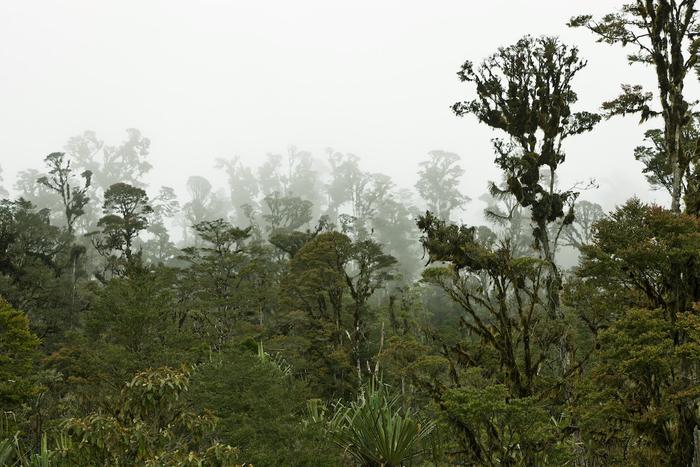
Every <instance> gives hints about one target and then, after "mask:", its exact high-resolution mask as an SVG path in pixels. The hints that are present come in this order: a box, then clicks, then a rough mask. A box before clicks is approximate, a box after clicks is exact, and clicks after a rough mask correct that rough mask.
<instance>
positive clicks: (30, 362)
mask: <svg viewBox="0 0 700 467" xmlns="http://www.w3.org/2000/svg"><path fill="white" fill-rule="evenodd" d="M570 26H573V27H583V28H587V29H589V30H590V31H591V32H593V33H594V34H595V35H596V37H597V38H598V40H599V41H601V42H605V43H608V44H612V45H616V44H619V45H622V46H624V47H632V48H633V51H632V53H631V55H630V57H629V59H630V61H631V62H633V63H639V64H642V65H652V69H653V71H654V73H653V76H654V77H655V78H656V79H657V81H658V92H657V93H651V92H646V91H644V90H643V89H642V88H641V87H639V86H635V85H623V94H622V95H621V96H620V97H618V98H616V99H614V100H612V101H610V102H607V103H604V104H603V105H602V111H601V112H600V113H596V112H593V111H590V110H589V111H587V110H582V109H578V108H577V104H578V97H577V94H576V78H577V75H578V73H579V72H580V71H581V70H582V69H583V68H584V67H585V66H586V64H587V62H586V61H585V60H584V59H583V58H582V57H581V56H580V53H579V50H578V49H577V48H576V47H571V46H568V45H566V44H563V43H562V42H561V41H560V40H559V39H557V38H554V37H530V36H527V37H524V38H523V39H521V40H519V41H517V42H516V43H515V44H513V45H511V46H507V47H502V48H500V49H498V50H497V51H496V52H495V53H494V54H493V55H491V56H489V57H487V58H486V59H485V60H483V61H482V62H478V63H477V62H472V61H467V62H466V63H465V64H464V65H463V66H462V67H461V68H460V70H459V71H458V78H459V79H460V80H461V81H462V82H464V83H465V85H467V86H469V87H470V90H469V96H468V98H467V99H466V100H464V101H463V102H459V103H457V104H454V105H453V110H454V112H455V114H457V115H458V116H464V117H475V118H476V119H477V120H478V121H479V122H480V123H481V124H484V125H486V126H488V127H490V128H491V129H493V130H494V131H495V132H496V133H497V136H496V138H495V139H494V140H493V144H494V153H495V161H494V162H495V165H496V166H497V168H498V169H499V170H500V171H501V173H502V179H501V181H500V182H490V183H489V189H488V193H485V194H484V195H483V196H482V197H481V198H480V199H481V200H483V201H485V202H486V204H487V206H488V207H487V209H486V212H485V216H484V218H485V220H486V221H485V223H484V225H462V224H460V223H457V222H455V219H456V218H457V217H458V215H459V212H460V210H461V209H462V207H463V206H464V205H465V203H468V202H469V201H470V199H469V197H467V196H466V195H465V194H463V193H462V192H461V191H460V179H461V177H462V175H463V174H464V172H465V169H464V168H463V167H462V166H461V159H460V157H459V156H458V155H457V154H454V153H450V152H446V151H431V152H430V153H429V154H428V155H427V157H426V159H425V161H423V162H421V163H420V165H419V166H418V167H417V177H418V179H417V180H418V181H417V182H416V183H415V185H414V186H415V192H414V191H411V190H407V189H402V188H400V187H397V186H396V185H395V183H394V181H393V180H392V179H391V178H390V177H389V176H387V175H385V174H380V173H371V172H367V171H365V170H364V169H363V168H362V166H361V163H360V158H358V157H357V156H355V155H353V154H343V153H340V152H336V151H334V150H328V153H327V154H326V164H325V165H324V164H320V163H319V160H318V159H317V158H315V157H314V156H313V155H312V154H310V153H308V152H305V151H299V150H298V149H297V148H294V147H292V148H290V149H289V151H288V153H287V154H285V155H268V157H267V159H266V160H265V161H264V162H263V163H262V164H261V165H260V166H259V167H249V166H246V165H244V164H243V163H242V162H241V161H240V160H238V159H232V160H218V161H217V167H218V168H220V169H222V173H224V174H225V176H226V177H227V182H228V187H227V190H216V189H215V188H214V187H213V186H212V184H211V183H210V182H209V181H208V180H207V179H206V178H204V177H201V176H198V175H193V176H190V177H189V178H188V179H187V180H186V183H185V185H186V187H187V193H186V194H184V195H181V194H178V193H176V192H175V190H174V189H173V188H171V187H160V188H158V189H155V190H154V189H152V187H149V186H148V185H147V184H146V183H145V182H144V180H143V178H144V175H145V174H147V173H148V172H149V171H150V170H151V169H152V166H151V164H150V163H149V162H148V154H149V148H150V144H151V142H150V140H149V139H148V138H145V137H144V136H143V135H142V134H141V133H140V132H139V131H138V130H135V129H129V130H127V138H126V140H125V141H124V142H123V143H121V144H118V145H106V144H105V143H104V142H103V141H101V140H100V139H99V138H98V137H97V135H96V134H95V133H94V132H90V131H87V132H85V133H83V134H81V135H78V136H74V137H72V138H70V139H69V140H68V142H67V144H66V145H65V147H64V148H63V149H62V151H61V152H54V153H51V154H49V155H48V156H46V157H45V158H44V164H45V166H44V170H43V171H37V170H33V169H29V170H26V171H24V172H21V173H20V174H18V177H17V180H16V183H15V185H14V187H13V193H14V196H10V192H9V191H8V190H5V189H2V188H1V187H0V194H2V196H3V198H4V199H3V200H2V201H0V408H1V409H2V413H0V463H2V464H7V465H22V466H25V465H59V466H61V465H110V466H112V465H178V466H187V465H222V466H224V465H227V466H228V465H251V464H253V465H259V466H279V465H328V466H335V465H362V466H395V467H396V466H402V465H488V466H499V465H505V466H535V465H578V466H599V465H624V464H630V465H641V464H648V465H672V466H679V467H680V466H689V465H700V455H699V454H698V453H700V427H699V426H698V425H699V424H700V411H699V409H700V407H699V403H700V384H699V383H700V381H699V378H700V217H698V215H699V214H700V209H699V208H698V206H700V202H698V200H699V199H700V195H699V194H698V193H700V190H699V187H700V179H699V178H698V172H697V168H698V167H700V165H699V164H700V151H698V147H700V137H699V136H698V134H699V132H698V128H697V122H698V117H697V115H696V114H695V112H694V111H693V105H694V102H695V100H694V98H693V97H691V96H689V92H688V90H687V89H689V88H687V87H685V84H687V82H688V81H690V80H691V79H693V75H692V73H691V71H693V69H696V68H697V63H696V57H697V54H698V49H699V48H700V42H698V39H697V36H698V33H700V31H698V28H699V26H698V23H697V13H696V11H695V1H693V0H684V1H676V0H638V1H636V2H631V3H628V4H625V5H624V6H623V7H622V8H621V10H620V11H618V12H615V13H611V14H609V15H606V16H604V17H603V18H601V19H599V20H598V19H595V18H593V17H592V16H588V15H583V16H579V17H576V18H573V19H572V20H571V22H570ZM631 112H637V113H640V114H641V116H642V120H643V121H655V120H658V121H659V122H660V124H661V126H662V128H661V129H651V130H648V131H647V132H646V134H645V135H644V140H643V141H642V142H640V145H639V147H637V149H636V150H635V151H634V154H630V157H632V156H634V157H635V158H636V159H637V160H639V161H641V162H642V163H643V164H644V174H645V175H646V177H647V179H648V181H649V182H650V183H651V184H652V185H654V186H656V187H660V188H663V189H665V190H667V191H668V193H669V195H670V199H671V202H670V206H669V207H668V208H666V207H664V206H660V205H649V204H646V203H644V202H642V201H640V200H639V199H637V198H631V199H630V200H629V201H627V202H626V203H625V204H623V205H621V206H618V207H616V208H614V209H613V210H612V211H611V212H608V213H606V212H604V210H603V209H602V207H601V206H599V205H596V204H594V203H591V202H589V201H585V200H582V199H580V198H581V197H582V194H581V192H580V191H581V187H574V188H569V189H563V188H561V187H560V186H559V184H558V181H557V180H558V170H560V169H561V167H562V166H564V165H565V164H566V162H567V160H566V152H565V150H566V147H567V146H569V145H571V144H575V141H576V136H578V135H580V134H582V133H588V132H592V131H593V130H594V129H595V127H596V125H598V124H602V123H601V121H602V120H603V118H604V117H607V118H609V117H612V116H614V115H618V114H626V113H631ZM594 134H595V133H594ZM38 159H39V160H40V159H41V158H38ZM180 196H182V197H181V198H179V197H180ZM572 251H575V252H576V254H578V258H579V261H578V264H577V265H576V266H575V267H573V268H571V269H568V270H567V269H565V268H564V267H563V266H562V261H561V255H562V253H567V254H571V252H572Z"/></svg>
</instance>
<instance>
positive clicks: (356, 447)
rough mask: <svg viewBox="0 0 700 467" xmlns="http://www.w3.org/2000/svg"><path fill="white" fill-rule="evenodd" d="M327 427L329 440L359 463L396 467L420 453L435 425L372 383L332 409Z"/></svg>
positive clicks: (384, 387) (380, 386) (379, 385)
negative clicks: (402, 405)
mask: <svg viewBox="0 0 700 467" xmlns="http://www.w3.org/2000/svg"><path fill="white" fill-rule="evenodd" d="M330 427H331V433H332V436H333V440H334V441H335V442H336V443H337V444H338V445H339V446H340V447H342V448H343V449H344V450H345V452H347V453H348V454H349V455H350V456H352V457H353V458H354V459H355V460H356V461H357V462H358V463H359V464H361V465H363V466H368V467H369V466H382V467H399V466H402V465H404V464H405V462H407V461H409V460H410V459H412V458H414V457H416V456H417V455H419V454H420V453H421V452H422V451H421V450H420V442H421V441H422V440H423V439H424V438H425V437H426V436H428V435H429V434H430V432H431V431H432V430H433V428H434V427H435V425H434V423H432V422H429V421H426V422H423V421H421V420H420V419H419V417H418V415H417V413H416V412H415V411H413V410H411V409H403V408H402V407H401V406H400V405H399V398H398V397H397V396H392V395H390V394H389V391H388V389H387V388H386V386H384V385H382V384H374V383H372V384H370V385H369V387H368V388H367V390H366V391H364V392H363V393H362V394H360V396H359V397H358V399H357V400H356V401H353V402H351V403H350V404H348V405H344V404H342V403H339V404H338V405H337V406H336V411H335V414H334V416H333V418H332V419H331V421H330Z"/></svg>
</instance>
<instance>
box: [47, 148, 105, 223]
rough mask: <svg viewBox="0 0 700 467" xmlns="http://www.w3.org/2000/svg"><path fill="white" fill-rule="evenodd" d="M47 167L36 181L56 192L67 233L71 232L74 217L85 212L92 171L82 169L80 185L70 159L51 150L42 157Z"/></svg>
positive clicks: (61, 153)
mask: <svg viewBox="0 0 700 467" xmlns="http://www.w3.org/2000/svg"><path fill="white" fill-rule="evenodd" d="M44 162H45V163H46V165H47V166H48V168H49V173H48V175H46V176H42V177H39V178H38V179H37V182H38V183H40V184H42V185H44V186H45V187H46V188H48V189H49V190H51V191H54V192H56V193H58V195H59V196H60V197H61V203H62V204H63V212H64V214H65V216H66V226H67V228H68V232H69V233H71V234H72V233H73V224H74V223H75V221H76V219H77V218H78V217H80V216H81V215H83V214H84V213H85V210H84V208H85V205H86V204H87V203H88V202H89V201H90V198H89V196H88V189H89V188H90V183H91V181H92V172H90V171H89V170H84V171H83V172H82V173H81V174H80V176H81V177H82V178H83V182H82V185H83V186H82V187H81V186H80V185H79V184H78V182H77V181H76V180H75V177H74V176H73V169H72V168H71V161H70V160H69V159H68V160H67V159H66V154H65V153H63V152H52V153H51V154H49V155H48V156H46V158H45V159H44Z"/></svg>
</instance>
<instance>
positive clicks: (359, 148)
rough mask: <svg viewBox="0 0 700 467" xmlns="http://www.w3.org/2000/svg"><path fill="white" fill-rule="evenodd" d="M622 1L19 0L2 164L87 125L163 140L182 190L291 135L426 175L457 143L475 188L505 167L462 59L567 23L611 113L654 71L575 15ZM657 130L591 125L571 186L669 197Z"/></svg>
mask: <svg viewBox="0 0 700 467" xmlns="http://www.w3.org/2000/svg"><path fill="white" fill-rule="evenodd" d="M616 3H617V2H615V1H593V2H585V3H584V2H560V1H549V0H542V1H538V2H537V5H536V6H535V5H533V4H532V2H526V1H511V0H508V1H505V0H502V1H494V2H488V3H485V4H474V3H472V2H441V3H440V4H439V5H438V6H436V7H433V6H431V7H428V6H427V5H425V4H423V3H422V2H404V1H401V2H399V1H396V2H393V1H388V2H381V3H380V4H377V3H376V2H363V1H360V2H353V3H352V4H351V5H350V4H348V5H338V4H329V3H328V2H321V1H319V2H308V1H303V2H293V3H290V2H265V3H264V4H244V3H239V2H223V1H204V2H197V3H196V4H194V3H193V2H181V1H176V2H165V1H164V2H157V1H156V2H136V1H135V2H129V1H127V2H120V3H119V4H112V5H109V4H107V5H103V4H99V5H98V4H95V3H94V2H89V1H71V2H59V1H50V2H42V4H41V11H42V14H41V15H37V14H36V13H35V8H36V5H35V4H34V3H33V2H10V3H7V4H5V5H3V7H2V13H3V14H2V15H1V17H0V38H1V39H2V41H3V43H4V44H8V46H7V47H3V48H2V50H0V60H1V61H2V63H3V70H4V71H3V72H2V73H1V74H0V98H2V102H3V103H4V105H3V109H2V110H0V124H1V125H2V127H3V129H4V131H2V132H1V133H0V144H2V146H3V148H4V150H3V155H2V156H0V165H1V166H2V167H3V169H4V177H5V178H6V179H9V180H11V179H12V178H13V177H14V176H15V175H16V173H17V172H18V171H20V170H23V169H26V168H28V167H33V168H36V169H38V168H40V165H41V160H42V158H43V157H44V156H45V155H46V154H49V153H50V152H54V151H59V150H61V148H63V146H64V145H65V143H66V141H67V139H68V138H69V137H71V136H74V135H78V134H81V133H82V132H83V131H85V130H92V131H95V133H96V134H97V135H98V136H99V137H100V138H102V139H104V140H105V141H109V142H111V143H112V144H117V143H118V142H120V141H121V140H123V139H124V131H125V130H126V129H127V128H137V129H139V130H140V131H141V132H142V133H143V135H144V136H146V137H148V138H150V140H151V142H152V144H151V148H150V154H149V157H148V160H149V162H150V163H151V164H152V165H153V167H154V170H152V171H150V173H148V174H147V176H146V178H145V180H146V182H147V183H148V185H149V186H150V187H153V188H154V189H156V188H157V187H158V186H160V185H169V186H173V187H175V188H176V189H177V191H178V192H180V193H182V192H184V189H185V183H186V180H187V178H188V177H189V176H190V175H202V176H206V177H207V178H209V179H211V181H212V183H213V184H214V186H215V187H216V188H224V187H225V179H224V177H223V176H222V173H221V171H218V170H217V169H216V168H215V161H216V159H218V158H231V157H239V158H241V160H242V161H244V162H245V163H246V164H248V165H251V166H257V165H259V164H260V163H261V161H263V160H264V158H265V156H266V154H268V153H273V154H281V153H285V152H286V151H287V148H288V147H289V146H292V145H293V146H296V147H297V148H299V149H300V150H304V151H309V152H311V153H312V154H314V156H315V157H317V158H318V159H320V160H323V159H324V158H325V151H326V149H327V148H333V149H334V150H336V151H341V152H348V153H352V154H356V155H357V156H359V157H360V158H361V161H362V166H363V167H364V168H365V169H366V170H368V171H371V172H382V173H385V174H388V175H390V176H391V177H392V178H393V179H394V180H395V181H396V183H397V185H399V186H401V187H405V188H411V187H412V186H413V184H414V183H415V181H416V172H417V170H418V163H419V161H421V160H423V159H424V158H425V157H426V155H427V153H428V152H429V151H433V150H444V151H449V152H454V153H457V154H459V155H460V156H461V157H462V160H463V165H464V167H465V169H466V173H465V175H464V177H463V179H462V180H461V190H462V191H463V192H464V193H465V194H466V195H468V196H469V197H471V198H472V199H474V200H477V199H478V197H479V195H480V194H482V193H483V192H484V191H485V190H486V181H487V180H497V179H498V177H499V176H498V173H497V171H496V169H495V167H494V166H493V164H492V161H493V157H494V156H493V149H492V148H491V146H490V142H489V140H490V139H491V138H492V137H493V136H494V135H493V134H492V133H491V131H490V130H488V129H487V128H485V127H484V126H482V125H479V124H478V122H476V121H475V120H474V119H468V118H463V119H459V118H455V117H454V115H453V113H452V112H451V110H450V106H451V105H452V104H453V103H454V102H457V101H459V100H462V99H464V98H465V96H466V94H467V89H466V86H464V85H463V84H462V83H460V82H459V81H458V80H457V78H456V71H457V70H458V68H459V66H460V65H461V64H462V63H463V62H464V61H465V60H467V59H470V60H474V61H479V60H481V59H483V58H484V57H486V56H487V55H488V54H490V53H491V52H492V51H493V50H495V48H497V47H500V46H503V45H507V44H509V43H511V42H513V41H515V40H517V39H518V38H520V37H521V36H523V35H525V34H528V33H532V31H537V34H551V35H559V36H561V37H562V40H564V41H566V42H567V43H571V44H574V45H577V46H578V47H579V48H580V49H581V55H582V56H584V57H586V58H588V59H589V65H588V67H587V68H586V69H585V70H584V71H583V72H582V73H581V74H580V76H579V77H578V81H577V85H578V86H577V91H578V92H579V95H580V102H579V104H578V107H579V108H582V109H586V110H591V111H596V110H597V109H599V107H600V104H601V102H603V101H604V100H609V99H610V98H611V97H612V96H614V95H616V93H617V92H618V90H619V83H621V82H627V81H630V82H634V83H640V84H648V83H650V82H651V80H653V76H652V74H651V73H650V72H649V70H643V69H641V68H640V67H629V66H628V65H627V64H626V62H625V59H624V51H623V50H618V49H613V48H610V47H605V46H604V45H600V44H596V43H595V42H594V40H593V38H592V37H590V35H587V34H586V33H585V32H583V31H579V30H571V29H569V28H567V27H566V26H565V23H566V21H568V19H569V17H571V16H573V15H575V14H576V13H577V12H579V11H580V10H581V8H582V7H585V8H586V9H587V11H591V12H592V13H594V14H595V13H600V12H604V11H607V10H609V9H610V8H612V7H614V6H615V5H616ZM542 11H547V14H546V15H544V14H541V12H542ZM496 26H497V27H496ZM630 73H633V74H632V76H630ZM643 132H644V128H643V127H640V126H639V125H637V123H636V121H634V119H622V118H617V119H612V120H610V121H607V122H605V123H604V124H602V125H600V126H599V127H598V129H597V130H596V134H595V135H591V134H589V135H583V136H580V137H578V138H577V140H576V141H575V142H573V143H572V144H569V145H568V147H567V148H566V150H567V154H568V159H567V164H565V166H564V167H562V170H561V174H560V177H561V183H562V185H572V184H574V183H576V182H580V181H587V180H589V179H595V180H596V181H597V183H598V186H599V188H598V189H597V190H591V191H588V192H586V193H584V195H583V197H584V198H585V199H588V200H590V201H593V202H596V203H599V204H601V205H602V206H604V207H605V208H608V209H609V208H612V207H613V206H615V205H616V204H619V203H621V202H623V201H624V200H625V199H626V197H627V196H628V194H629V193H634V194H636V195H638V196H640V197H641V198H642V199H645V200H649V201H656V202H659V203H664V202H666V201H667V200H666V198H665V197H664V195H663V194H662V193H659V192H653V191H650V190H649V189H648V185H647V183H646V181H645V180H644V177H643V176H642V174H641V165H640V164H639V163H637V162H636V161H635V160H634V158H633V156H632V152H633V149H634V147H635V146H637V145H638V142H639V140H640V139H641V136H642V135H643ZM6 185H7V183H6ZM484 207H485V206H484V205H483V204H481V203H480V202H478V201H476V202H472V203H470V204H469V205H467V206H465V209H466V211H465V212H464V213H463V214H462V215H461V218H462V219H463V220H465V221H470V222H477V221H480V220H481V212H482V211H483V209H484Z"/></svg>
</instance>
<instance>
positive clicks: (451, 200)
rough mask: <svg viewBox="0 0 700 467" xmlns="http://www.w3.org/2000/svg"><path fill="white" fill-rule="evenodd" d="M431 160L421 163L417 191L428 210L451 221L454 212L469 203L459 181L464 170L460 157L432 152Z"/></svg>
mask: <svg viewBox="0 0 700 467" xmlns="http://www.w3.org/2000/svg"><path fill="white" fill-rule="evenodd" d="M428 155H429V156H430V158H429V159H428V160H426V161H423V162H421V163H420V170H419V171H418V182H416V189H417V190H418V193H419V194H420V196H421V197H422V198H423V200H424V201H425V202H426V203H427V205H428V210H429V211H430V212H433V213H435V214H437V215H438V216H439V217H440V218H441V219H446V220H448V219H450V215H451V214H452V211H453V210H455V209H457V208H460V207H462V206H463V205H464V203H466V202H467V201H469V197H468V196H465V195H463V194H462V193H460V191H459V179H460V177H461V176H462V175H464V169H463V168H462V166H460V165H459V161H460V157H459V155H457V154H455V153H452V152H445V151H431V152H429V153H428Z"/></svg>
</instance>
